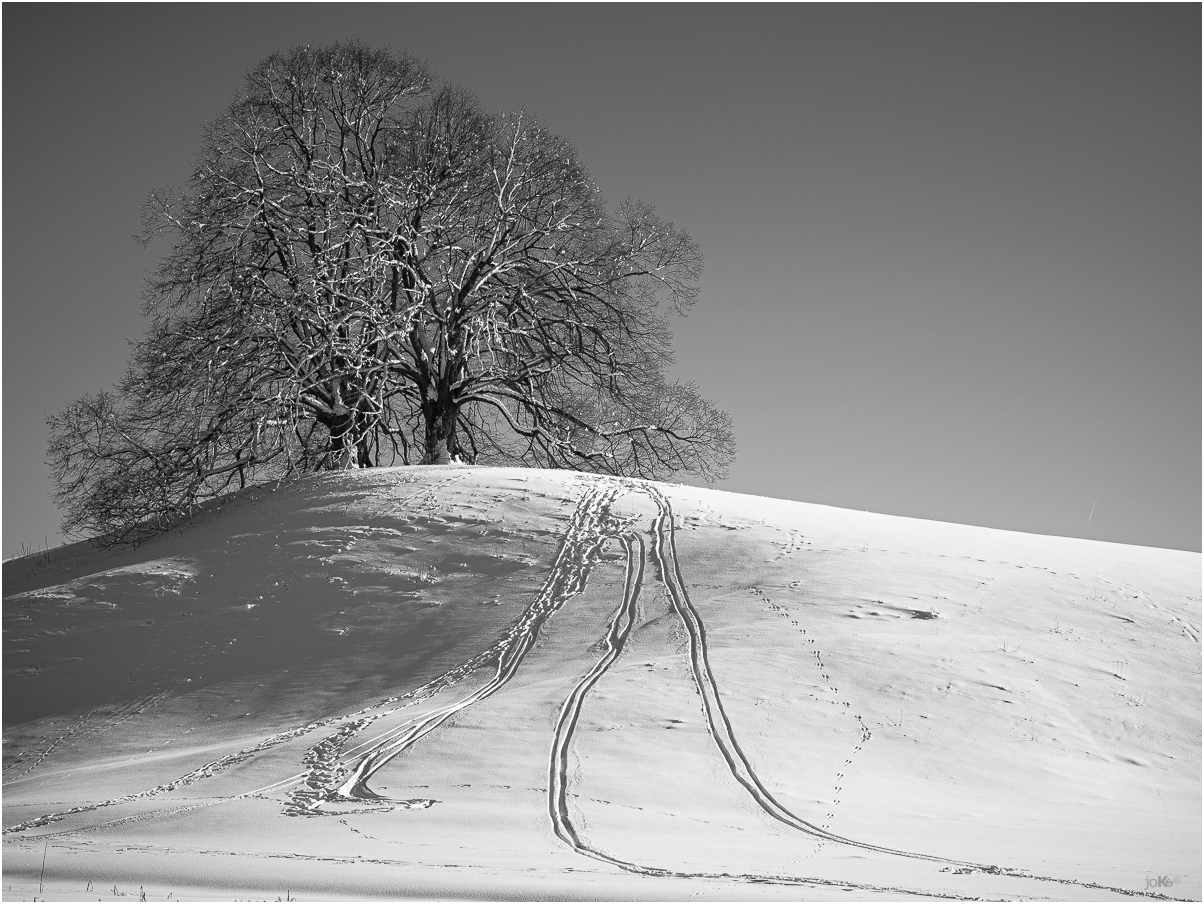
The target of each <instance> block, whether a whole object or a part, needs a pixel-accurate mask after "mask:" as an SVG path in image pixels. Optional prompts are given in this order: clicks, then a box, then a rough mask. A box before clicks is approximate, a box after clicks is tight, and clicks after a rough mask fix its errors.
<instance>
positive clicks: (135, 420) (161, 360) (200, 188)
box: [49, 42, 734, 538]
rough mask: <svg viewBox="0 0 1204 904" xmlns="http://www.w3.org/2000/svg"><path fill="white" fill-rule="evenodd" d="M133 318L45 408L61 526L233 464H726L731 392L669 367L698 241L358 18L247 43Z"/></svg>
mask: <svg viewBox="0 0 1204 904" xmlns="http://www.w3.org/2000/svg"><path fill="white" fill-rule="evenodd" d="M161 233H166V234H167V235H168V236H169V237H170V238H171V250H170V252H169V253H168V254H167V255H166V256H165V257H164V259H163V260H162V262H161V263H160V266H159V268H158V270H157V271H156V273H155V274H154V276H153V277H152V278H151V279H150V280H148V284H147V289H146V295H145V308H146V313H147V315H148V317H149V319H150V325H149V328H148V331H147V334H146V336H145V337H144V338H143V339H142V340H141V341H139V342H138V343H136V344H135V346H134V349H133V353H132V355H131V359H130V362H129V366H128V368H127V372H126V375H125V377H124V378H123V380H122V381H121V382H120V383H119V384H118V385H117V386H116V387H115V388H114V390H113V391H111V392H102V393H96V394H93V395H89V396H85V397H84V398H82V399H79V400H77V401H76V402H74V403H72V404H71V405H69V406H68V407H67V408H66V409H65V410H64V411H63V412H62V413H60V414H58V415H56V416H54V417H52V418H50V427H51V439H50V448H49V465H50V467H51V470H52V475H53V477H54V480H55V482H56V487H57V493H56V499H57V501H58V503H59V505H60V507H61V508H62V510H63V511H64V515H65V517H64V527H65V528H66V529H68V530H69V531H72V532H76V533H80V532H91V533H105V534H109V535H111V536H114V537H117V538H129V537H131V536H136V535H138V534H139V533H140V532H141V531H145V530H154V529H156V528H157V527H159V526H161V525H163V524H165V523H168V522H170V521H171V520H173V519H174V518H176V517H177V516H179V515H180V514H183V513H186V512H188V511H190V510H191V509H192V508H193V507H195V506H196V505H198V504H199V503H201V502H203V501H205V500H206V499H209V498H213V497H215V496H218V495H221V494H223V493H225V492H228V491H229V490H230V489H232V488H235V487H240V486H245V485H246V484H247V483H248V482H261V481H265V480H274V479H280V478H284V477H288V476H292V475H295V474H299V473H305V472H309V471H316V470H324V469H334V468H345V467H371V466H377V465H388V464H401V463H405V464H410V463H442V462H447V461H449V460H460V461H465V462H470V463H471V462H480V463H499V464H500V463H510V464H517V463H523V464H530V465H535V466H545V467H568V468H577V469H580V470H586V471H595V472H603V473H610V474H621V475H630V476H639V477H647V478H656V479H660V478H664V477H667V476H669V475H672V474H675V473H678V472H688V473H692V474H695V475H698V476H700V477H702V478H703V479H706V480H713V479H715V478H717V477H720V476H722V474H723V473H724V470H725V468H726V466H727V464H728V463H729V462H730V460H731V458H732V456H733V454H734V439H733V436H732V431H731V422H730V419H729V417H728V416H727V415H726V414H725V413H724V412H722V411H720V410H719V409H717V408H716V407H715V406H714V405H713V404H711V403H710V402H709V401H707V400H706V399H705V398H703V397H702V395H701V394H700V393H699V391H698V389H697V388H696V387H695V386H694V385H693V384H690V383H683V382H677V381H673V380H671V379H669V378H668V376H667V375H666V370H667V368H668V366H669V365H670V364H671V363H672V344H671V335H670V331H669V326H668V317H669V316H670V315H672V314H685V313H686V312H687V311H688V310H689V309H690V307H691V306H692V305H693V304H694V302H695V300H696V298H697V295H698V280H699V277H700V273H701V268H702V255H701V253H700V251H699V249H698V246H697V245H696V244H695V243H694V242H693V241H692V240H691V239H690V237H689V236H688V235H687V234H686V233H685V232H684V231H682V230H680V229H678V228H676V227H674V226H673V225H672V224H671V223H666V222H663V221H661V220H660V219H658V218H657V217H656V215H655V213H654V211H653V209H652V208H651V207H650V206H649V205H647V204H645V203H643V202H640V201H633V200H627V201H625V202H623V203H621V204H618V205H617V206H615V207H614V208H613V209H611V208H610V207H608V205H607V204H606V203H605V202H604V200H603V199H602V198H601V197H600V195H599V192H598V189H597V188H596V186H595V185H594V183H593V182H592V181H591V179H590V177H589V174H588V172H587V171H586V169H585V167H584V165H583V164H582V163H581V161H580V159H579V158H578V155H577V153H576V151H575V150H574V148H573V147H572V145H571V144H569V142H567V141H565V140H564V139H562V138H559V137H557V136H555V135H553V134H552V133H551V132H549V131H548V130H547V129H546V128H545V127H544V126H543V125H542V124H541V123H540V122H539V121H538V120H536V119H535V118H533V117H532V116H529V115H528V114H526V113H524V112H521V111H519V112H506V113H492V112H489V111H486V110H484V109H482V107H481V105H480V104H479V102H478V101H477V99H476V98H475V97H474V96H473V95H472V94H471V93H469V92H468V91H465V90H463V89H460V88H457V87H454V86H450V85H443V84H438V83H436V82H435V81H434V79H433V78H432V76H431V75H430V73H429V72H428V71H427V69H426V67H425V66H423V65H422V64H421V63H419V62H417V61H416V60H414V59H413V58H411V57H409V56H406V55H399V54H395V53H392V52H390V51H385V50H375V49H371V48H369V47H367V46H365V45H363V44H360V43H358V42H351V43H342V44H335V45H333V46H330V47H323V48H310V47H300V48H295V49H294V50H292V51H290V52H288V53H279V54H273V55H272V56H270V57H268V58H267V59H266V60H264V61H263V62H262V63H261V64H260V65H258V66H257V67H256V68H255V69H253V70H252V71H251V72H250V73H249V74H248V75H247V78H246V83H245V86H244V89H243V90H242V92H241V93H240V94H239V95H238V96H236V97H235V99H234V100H233V102H232V103H231V104H230V105H229V107H228V108H227V109H226V110H225V111H224V112H222V114H221V115H219V116H218V117H217V118H216V119H215V120H213V121H212V122H211V123H209V124H208V125H207V126H206V127H205V130H204V133H203V139H202V144H201V150H200V154H199V155H198V158H197V162H196V165H195V169H194V172H193V174H192V177H191V179H190V181H189V182H188V184H187V185H186V186H185V187H184V188H183V189H182V190H171V191H161V192H156V193H153V194H152V195H151V196H150V197H149V198H148V200H147V204H146V231H145V234H144V239H145V240H146V241H149V240H150V239H151V238H152V237H154V236H156V235H158V234H161Z"/></svg>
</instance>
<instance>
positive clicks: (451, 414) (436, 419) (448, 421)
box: [422, 403, 460, 465]
mask: <svg viewBox="0 0 1204 904" xmlns="http://www.w3.org/2000/svg"><path fill="white" fill-rule="evenodd" d="M422 413H423V420H425V421H426V437H425V449H424V451H423V455H422V464H424V465H446V464H449V463H450V462H451V461H452V459H453V458H459V457H460V444H459V442H458V441H457V439H456V416H457V414H458V413H459V412H458V411H457V409H455V408H454V407H451V406H447V407H440V406H437V405H435V404H431V403H428V404H426V405H423V411H422Z"/></svg>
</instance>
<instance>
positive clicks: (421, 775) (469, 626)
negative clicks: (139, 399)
mask: <svg viewBox="0 0 1204 904" xmlns="http://www.w3.org/2000/svg"><path fill="white" fill-rule="evenodd" d="M3 573H4V627H5V634H4V772H3V780H4V786H3V792H4V796H3V816H4V875H3V879H4V899H5V900H17V899H20V898H22V897H31V896H33V895H35V894H39V888H40V889H41V892H40V893H41V894H42V895H43V896H45V897H48V898H51V899H56V898H57V899H60V900H66V899H76V900H83V899H92V898H104V899H111V898H114V897H115V895H114V891H116V896H121V895H137V894H138V893H139V889H141V890H143V891H144V892H145V893H146V896H147V899H148V900H165V899H166V898H167V896H168V894H171V895H172V900H189V899H201V898H212V897H223V898H234V897H242V898H246V897H249V896H255V897H266V898H268V899H274V898H275V897H276V896H280V897H281V898H283V897H284V896H285V895H286V894H291V895H292V896H293V897H298V896H299V897H300V898H301V899H305V898H306V897H308V898H325V899H329V898H340V899H354V898H364V897H371V896H382V897H387V898H403V897H451V898H490V899H501V898H528V899H531V898H537V899H552V900H555V899H589V898H601V899H638V900H657V899H672V900H693V899H694V898H700V899H707V898H715V899H727V900H733V899H737V900H744V899H749V900H751V899H793V900H797V899H803V900H833V899H836V900H872V899H900V898H908V897H911V896H917V897H946V898H977V897H986V898H1007V899H1027V898H1035V899H1053V900H1100V899H1106V900H1111V899H1121V898H1131V897H1161V896H1168V897H1173V898H1183V899H1193V898H1194V899H1199V897H1200V893H1201V886H1200V843H1201V837H1200V816H1201V813H1200V793H1201V788H1200V765H1201V764H1200V661H1201V660H1200V556H1199V555H1198V554H1195V553H1185V552H1176V551H1169V550H1160V549H1146V548H1140V547H1131V546H1120V545H1115V544H1108V543H1099V542H1091V541H1085V540H1069V539H1061V538H1055V537H1040V536H1032V535H1026V534H1017V533H1009V532H1004V531H994V530H987V529H984V528H974V527H964V526H959V525H950V524H941V523H935V522H926V521H916V520H911V519H906V518H897V517H890V516H885V515H874V514H867V513H861V512H851V511H844V510H840V509H833V508H827V507H823V506H815V505H805V504H802V503H795V502H784V501H779V500H772V499H761V498H755V497H749V496H739V495H735V494H730V493H722V492H717V491H710V490H700V489H694V488H688V487H680V486H675V485H667V484H656V483H647V482H642V481H635V480H616V479H609V478H600V477H591V476H586V475H581V474H576V473H573V472H567V471H539V470H520V469H501V468H496V469H495V468H468V467H455V466H452V467H442V468H441V467H429V468H399V469H389V470H375V471H363V472H349V473H343V474H337V475H330V476H323V477H317V478H313V479H308V480H304V481H299V482H297V483H294V484H290V485H288V486H286V487H284V488H282V489H280V490H277V491H275V492H266V491H253V492H247V493H245V494H243V495H242V496H240V497H238V498H236V499H234V500H232V501H231V502H229V503H227V504H226V505H225V507H224V509H223V510H222V511H220V512H215V513H210V514H208V515H206V516H205V517H204V518H203V519H200V520H198V522H197V523H196V524H194V525H193V526H191V527H189V528H187V529H182V530H179V531H175V532H173V533H171V534H169V535H166V536H163V537H161V538H159V539H156V540H154V541H151V542H148V543H145V544H143V545H142V546H140V547H138V548H136V549H133V550H124V551H119V552H108V553H104V552H97V551H94V550H92V549H91V548H90V547H88V546H87V545H85V544H77V545H76V546H73V547H65V548H64V549H62V550H57V551H55V552H53V553H51V554H49V555H43V556H34V557H28V558H25V559H20V560H14V561H10V562H7V563H5V564H4V572H3ZM164 854H170V855H171V856H163V855H164ZM43 861H44V863H45V865H44V871H43ZM89 883H90V885H89ZM89 888H90V889H91V892H87V889H89Z"/></svg>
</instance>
